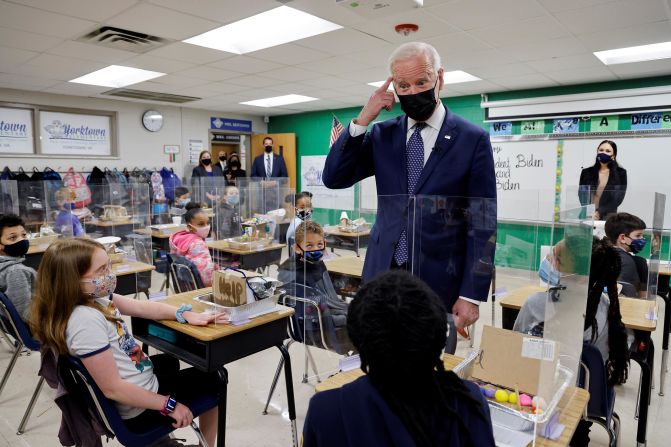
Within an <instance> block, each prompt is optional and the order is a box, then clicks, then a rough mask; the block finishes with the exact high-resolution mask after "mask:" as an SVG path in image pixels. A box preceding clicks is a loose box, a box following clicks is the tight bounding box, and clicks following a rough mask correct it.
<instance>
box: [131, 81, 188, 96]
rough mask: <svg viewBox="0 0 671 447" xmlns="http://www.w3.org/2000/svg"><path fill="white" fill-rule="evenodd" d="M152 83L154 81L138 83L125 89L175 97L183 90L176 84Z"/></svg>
mask: <svg viewBox="0 0 671 447" xmlns="http://www.w3.org/2000/svg"><path fill="white" fill-rule="evenodd" d="M157 79H158V78H157ZM154 81H155V79H154V80H151V81H145V82H140V83H138V84H133V85H129V86H128V87H127V88H130V89H133V90H146V91H149V92H159V93H172V94H175V95H179V92H180V91H181V90H182V89H183V88H184V86H181V85H178V84H161V83H159V82H154Z"/></svg>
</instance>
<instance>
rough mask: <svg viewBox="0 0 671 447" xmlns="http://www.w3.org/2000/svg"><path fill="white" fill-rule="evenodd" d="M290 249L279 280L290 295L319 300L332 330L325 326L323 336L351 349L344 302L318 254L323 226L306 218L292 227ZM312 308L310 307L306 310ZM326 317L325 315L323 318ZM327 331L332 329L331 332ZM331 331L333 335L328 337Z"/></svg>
mask: <svg viewBox="0 0 671 447" xmlns="http://www.w3.org/2000/svg"><path fill="white" fill-rule="evenodd" d="M293 249H294V251H295V253H296V256H295V257H294V258H289V259H287V260H286V261H284V263H282V265H280V269H279V280H280V281H282V282H284V283H285V284H289V285H288V286H287V288H288V290H289V294H290V295H295V296H298V297H302V298H308V299H310V300H312V301H315V302H316V303H318V304H319V307H320V310H321V312H322V318H323V319H326V320H327V323H326V324H330V323H331V322H332V324H333V329H334V330H333V331H329V330H327V331H326V332H327V338H330V339H331V340H327V341H328V342H329V343H331V345H332V346H330V347H333V348H335V350H336V351H337V352H339V353H346V352H348V351H350V350H351V348H352V345H351V342H350V341H349V337H347V331H346V326H347V308H348V305H347V303H346V302H345V301H344V300H342V299H341V298H340V297H339V296H338V294H337V293H336V290H335V287H333V283H332V282H331V277H330V276H329V273H328V270H326V265H324V261H323V260H322V258H323V257H324V253H325V252H326V242H325V241H324V230H323V229H322V227H321V225H319V224H318V223H317V222H315V221H312V220H308V221H305V222H303V223H301V224H300V225H299V226H298V228H296V236H295V242H294V244H293ZM310 311H313V309H312V308H311V307H307V308H306V312H310ZM325 317H327V318H325ZM331 332H334V334H333V333H331ZM331 335H335V338H333V337H331Z"/></svg>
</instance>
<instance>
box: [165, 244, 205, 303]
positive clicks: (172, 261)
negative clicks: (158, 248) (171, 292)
mask: <svg viewBox="0 0 671 447" xmlns="http://www.w3.org/2000/svg"><path fill="white" fill-rule="evenodd" d="M166 256H167V259H168V271H169V272H170V278H171V279H172V284H173V287H174V288H175V290H176V291H177V293H184V292H190V291H192V290H196V289H202V288H203V287H205V285H204V284H203V280H202V279H201V277H200V272H199V271H198V268H197V267H196V265H195V264H194V263H193V262H191V261H189V260H188V259H186V258H185V257H184V256H180V255H176V254H172V253H168V254H167V255H166Z"/></svg>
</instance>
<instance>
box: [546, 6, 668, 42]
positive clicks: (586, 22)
mask: <svg viewBox="0 0 671 447" xmlns="http://www.w3.org/2000/svg"><path fill="white" fill-rule="evenodd" d="M664 3H666V2H664V1H659V0H636V1H631V0H623V1H618V2H610V3H603V4H597V5H593V6H590V7H587V8H580V9H572V10H570V11H562V12H558V13H556V14H555V17H556V18H557V19H558V20H559V21H560V22H561V23H562V24H563V25H564V26H565V27H566V28H567V29H568V30H570V31H571V32H572V33H575V34H585V33H593V32H595V31H598V30H604V31H605V32H607V33H609V34H610V33H613V32H614V31H615V32H616V31H617V30H618V29H619V28H621V27H622V28H626V27H631V26H634V25H641V24H644V23H653V22H659V21H663V20H669V18H670V17H669V16H668V13H667V11H666V9H665V7H664Z"/></svg>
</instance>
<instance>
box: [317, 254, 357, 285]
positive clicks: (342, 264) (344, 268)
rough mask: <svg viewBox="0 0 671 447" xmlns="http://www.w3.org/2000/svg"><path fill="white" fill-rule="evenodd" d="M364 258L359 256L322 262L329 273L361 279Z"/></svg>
mask: <svg viewBox="0 0 671 447" xmlns="http://www.w3.org/2000/svg"><path fill="white" fill-rule="evenodd" d="M363 263H364V258H362V257H360V256H342V257H333V258H331V259H329V260H326V261H324V264H325V265H326V270H328V271H329V273H338V274H340V275H344V276H351V277H352V278H357V279H361V276H362V274H363Z"/></svg>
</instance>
